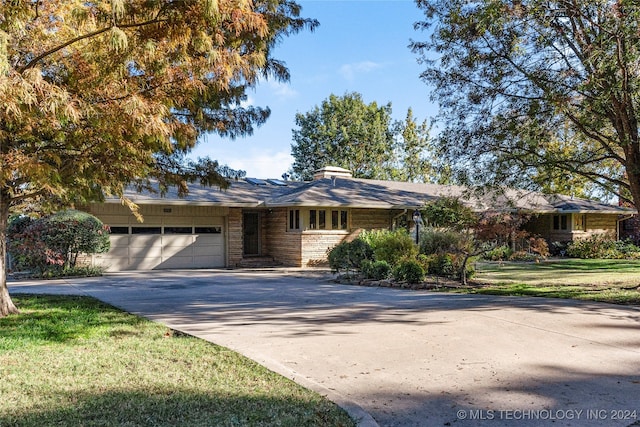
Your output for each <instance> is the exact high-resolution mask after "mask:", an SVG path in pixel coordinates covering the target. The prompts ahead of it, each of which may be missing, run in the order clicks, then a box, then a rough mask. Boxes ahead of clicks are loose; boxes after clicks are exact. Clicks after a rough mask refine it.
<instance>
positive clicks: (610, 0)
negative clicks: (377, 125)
mask: <svg viewBox="0 0 640 427" xmlns="http://www.w3.org/2000/svg"><path fill="white" fill-rule="evenodd" d="M417 5H418V7H419V8H420V9H421V10H422V11H424V13H425V19H424V20H423V21H422V22H418V23H417V24H416V28H417V29H423V30H427V31H428V32H429V33H430V39H428V41H414V42H412V48H413V50H414V51H415V52H416V53H418V55H419V57H420V59H421V60H422V61H423V63H424V64H425V66H426V70H425V71H424V73H423V74H422V77H423V79H424V80H425V81H426V82H428V83H429V84H431V85H433V87H434V98H435V99H436V100H438V101H439V102H440V105H441V112H442V116H441V118H442V124H441V129H442V134H441V135H442V138H441V147H440V148H441V150H442V153H443V154H444V155H446V156H447V157H448V158H449V159H451V160H452V161H453V162H454V163H455V164H456V165H457V166H458V172H462V175H466V178H468V179H469V181H471V182H475V183H493V184H508V185H513V186H519V187H520V186H525V187H526V186H530V187H533V188H537V189H540V188H541V187H542V188H545V185H547V184H550V185H549V188H548V190H549V191H554V190H558V189H560V190H562V191H564V192H570V191H572V188H573V187H574V186H575V187H578V188H579V191H583V190H585V188H586V189H588V188H587V187H589V186H591V187H593V186H594V185H595V186H597V187H598V188H599V189H600V190H601V191H602V192H605V193H611V194H617V195H619V196H620V197H621V198H622V200H625V201H627V202H630V203H634V204H635V205H636V206H638V205H639V204H640V133H639V131H638V111H637V109H638V101H639V100H640V92H639V85H640V39H639V31H640V4H639V3H638V2H637V1H631V0H562V1H548V0H417ZM563 187H564V188H563Z"/></svg>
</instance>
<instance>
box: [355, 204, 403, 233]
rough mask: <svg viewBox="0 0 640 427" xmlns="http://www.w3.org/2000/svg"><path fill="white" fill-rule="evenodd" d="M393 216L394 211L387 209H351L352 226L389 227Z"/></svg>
mask: <svg viewBox="0 0 640 427" xmlns="http://www.w3.org/2000/svg"><path fill="white" fill-rule="evenodd" d="M398 212H401V211H398ZM393 216H394V211H390V210H386V209H351V228H352V229H358V228H361V229H364V230H374V229H389V228H391V221H392V219H393Z"/></svg>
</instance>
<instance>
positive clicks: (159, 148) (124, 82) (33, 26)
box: [0, 0, 317, 316]
mask: <svg viewBox="0 0 640 427" xmlns="http://www.w3.org/2000/svg"><path fill="white" fill-rule="evenodd" d="M315 25H317V22H316V21H315V20H309V19H304V18H301V17H300V7H299V6H298V5H297V4H296V3H294V2H292V1H289V0H253V1H251V0H190V1H177V0H126V1H125V0H94V1H85V0H17V1H0V106H1V107H0V316H3V315H6V314H8V313H12V312H15V311H16V308H15V306H14V305H13V303H12V302H11V298H10V297H9V294H8V291H7V286H6V266H5V250H6V228H7V219H8V216H9V213H10V211H11V210H16V209H18V208H20V207H24V206H26V205H28V206H29V207H34V206H38V205H46V204H55V205H57V206H61V205H73V204H78V203H85V202H87V201H90V200H100V199H101V198H103V197H104V196H105V195H116V196H121V197H122V196H123V192H124V188H125V186H126V185H128V184H132V183H135V184H138V185H140V186H145V185H148V184H149V181H148V179H150V178H154V179H155V180H156V182H157V183H159V186H160V189H161V190H162V189H166V187H167V186H169V185H178V187H179V189H180V190H181V191H182V192H184V191H185V190H186V182H187V181H195V180H199V181H201V182H202V183H203V184H208V185H213V184H217V185H222V186H224V185H225V184H226V180H225V176H224V175H225V172H232V171H229V170H228V169H225V168H224V167H220V166H219V165H218V164H217V162H215V161H212V160H208V159H205V160H203V161H200V162H188V161H185V157H184V156H185V154H186V153H188V152H189V150H190V149H191V148H192V147H194V145H195V144H196V143H197V141H198V137H199V136H200V135H201V134H202V133H203V132H217V133H218V134H220V135H223V136H229V137H234V136H237V135H245V134H250V133H251V132H252V130H253V127H254V126H256V125H259V124H261V123H263V122H264V121H265V120H266V118H267V117H268V115H269V110H268V108H258V107H242V106H240V102H241V101H243V100H244V99H245V98H246V95H245V93H246V91H247V89H248V88H251V87H253V86H255V85H256V84H257V82H258V80H259V79H260V78H263V77H272V78H276V79H281V80H286V79H288V77H289V76H288V70H287V68H286V67H285V65H284V64H283V63H282V62H280V61H278V60H276V59H274V58H273V57H272V55H271V53H272V49H273V47H274V45H275V44H276V43H277V42H278V41H280V40H281V39H282V37H284V36H287V35H289V34H292V33H295V32H297V31H299V30H301V29H303V28H311V29H313V27H315ZM125 202H126V201H125ZM132 207H134V206H133V205H132Z"/></svg>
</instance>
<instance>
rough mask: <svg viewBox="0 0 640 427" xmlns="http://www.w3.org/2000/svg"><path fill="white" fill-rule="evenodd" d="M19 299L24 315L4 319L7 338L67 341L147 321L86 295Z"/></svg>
mask: <svg viewBox="0 0 640 427" xmlns="http://www.w3.org/2000/svg"><path fill="white" fill-rule="evenodd" d="M15 302H16V305H17V307H18V309H19V310H20V311H21V313H22V314H24V315H22V316H8V317H5V318H2V319H0V325H1V328H0V338H5V339H7V342H9V341H14V342H20V341H28V342H29V343H30V344H39V345H46V344H48V343H51V342H56V343H64V342H68V341H73V340H76V339H79V338H83V337H89V336H91V335H93V334H94V333H97V332H98V331H99V330H101V329H104V328H105V327H109V326H111V327H113V326H116V325H117V326H118V327H120V329H114V331H113V333H115V334H118V333H123V334H127V335H131V334H136V331H135V328H136V327H137V326H139V325H140V324H141V323H142V322H144V319H142V318H140V317H137V316H131V315H129V314H128V313H126V312H122V311H119V310H115V309H114V308H113V307H111V306H110V305H107V304H105V303H103V302H100V301H99V300H97V299H94V298H91V297H85V296H71V295H66V296H61V295H47V296H46V297H42V296H38V295H32V294H21V295H19V296H18V297H17V298H16V301H15ZM0 425H1V424H0Z"/></svg>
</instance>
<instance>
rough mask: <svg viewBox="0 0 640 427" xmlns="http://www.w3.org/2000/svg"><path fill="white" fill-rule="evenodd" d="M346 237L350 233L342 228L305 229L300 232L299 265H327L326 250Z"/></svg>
mask: <svg viewBox="0 0 640 427" xmlns="http://www.w3.org/2000/svg"><path fill="white" fill-rule="evenodd" d="M348 237H350V234H349V233H348V232H346V231H342V230H335V231H306V232H304V233H302V234H301V239H302V256H301V265H302V266H318V265H328V261H327V251H328V250H329V249H331V248H333V247H334V246H335V245H337V244H338V243H340V242H342V241H343V240H345V239H346V238H348Z"/></svg>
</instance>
